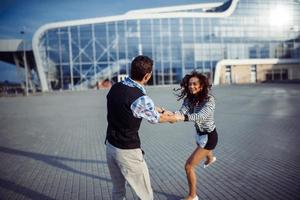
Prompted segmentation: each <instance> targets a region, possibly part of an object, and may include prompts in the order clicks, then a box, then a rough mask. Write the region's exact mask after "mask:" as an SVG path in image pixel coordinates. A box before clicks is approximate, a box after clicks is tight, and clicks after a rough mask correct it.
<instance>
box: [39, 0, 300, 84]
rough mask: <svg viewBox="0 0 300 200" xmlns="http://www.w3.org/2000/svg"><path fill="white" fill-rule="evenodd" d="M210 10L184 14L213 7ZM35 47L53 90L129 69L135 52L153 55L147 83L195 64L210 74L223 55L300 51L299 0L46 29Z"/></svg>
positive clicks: (293, 54)
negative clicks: (227, 12) (220, 15)
mask: <svg viewBox="0 0 300 200" xmlns="http://www.w3.org/2000/svg"><path fill="white" fill-rule="evenodd" d="M231 3H232V1H231V0H229V1H226V2H224V3H223V5H221V6H218V7H216V8H213V9H206V10H205V9H200V10H187V11H185V12H202V13H218V12H223V11H224V10H226V9H228V8H229V7H230V5H231ZM38 50H39V53H40V59H41V60H42V65H43V69H44V71H45V74H46V79H47V82H48V86H49V88H50V89H52V90H55V89H74V88H75V89H76V88H79V89H84V88H89V87H93V86H94V85H95V83H96V82H98V81H103V80H105V79H109V80H112V81H117V77H118V75H122V74H130V63H131V60H132V58H134V57H135V56H137V55H139V54H143V55H147V56H149V57H151V58H152V59H153V60H154V70H153V78H152V80H151V82H150V84H151V85H163V84H176V83H178V82H179V81H180V79H181V78H182V77H183V76H184V75H185V74H186V73H188V72H190V71H192V70H195V69H196V70H198V71H200V72H203V73H206V74H207V75H208V76H210V77H211V78H212V77H213V75H214V70H215V66H216V63H217V62H218V61H220V60H222V59H252V58H253V59H256V58H285V59H293V58H299V57H300V1H298V0H285V1H281V0H240V1H239V2H238V5H237V7H236V9H235V10H234V12H233V14H231V15H230V16H229V17H223V18H216V17H190V18H186V17H182V18H181V17H172V18H171V17H170V18H153V19H151V18H147V19H131V20H122V19H120V20H116V21H110V22H102V23H90V24H84V25H72V26H65V27H59V28H51V29H48V30H47V31H45V32H43V34H42V35H41V36H40V40H39V45H38Z"/></svg>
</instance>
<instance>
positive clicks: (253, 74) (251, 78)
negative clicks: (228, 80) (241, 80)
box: [250, 65, 257, 83]
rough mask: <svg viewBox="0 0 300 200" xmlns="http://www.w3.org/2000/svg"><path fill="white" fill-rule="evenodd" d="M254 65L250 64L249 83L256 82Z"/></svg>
mask: <svg viewBox="0 0 300 200" xmlns="http://www.w3.org/2000/svg"><path fill="white" fill-rule="evenodd" d="M256 68H257V67H256V65H251V77H250V81H251V83H256V81H257V70H256Z"/></svg>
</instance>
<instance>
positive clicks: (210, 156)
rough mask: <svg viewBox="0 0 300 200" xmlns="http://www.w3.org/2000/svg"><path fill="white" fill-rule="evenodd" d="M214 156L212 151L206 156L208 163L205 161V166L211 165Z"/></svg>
mask: <svg viewBox="0 0 300 200" xmlns="http://www.w3.org/2000/svg"><path fill="white" fill-rule="evenodd" d="M213 157H214V154H213V151H212V150H210V151H209V152H208V154H207V156H206V161H205V163H204V164H205V165H207V164H208V163H210V162H211V161H212V160H213Z"/></svg>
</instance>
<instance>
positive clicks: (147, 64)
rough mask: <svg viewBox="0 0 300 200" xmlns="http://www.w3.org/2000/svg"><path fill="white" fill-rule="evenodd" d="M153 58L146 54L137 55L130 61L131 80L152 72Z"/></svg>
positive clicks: (140, 78) (139, 78) (141, 78)
mask: <svg viewBox="0 0 300 200" xmlns="http://www.w3.org/2000/svg"><path fill="white" fill-rule="evenodd" d="M152 66H153V60H152V59H151V58H149V57H147V56H137V57H135V58H134V59H133V61H132V63H131V74H130V77H131V78H132V79H133V80H137V81H141V80H143V77H144V76H145V75H146V74H147V73H151V72H152Z"/></svg>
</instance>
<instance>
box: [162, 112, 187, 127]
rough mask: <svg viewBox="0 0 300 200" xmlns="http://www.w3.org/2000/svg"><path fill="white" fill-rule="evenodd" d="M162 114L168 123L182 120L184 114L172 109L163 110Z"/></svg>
mask: <svg viewBox="0 0 300 200" xmlns="http://www.w3.org/2000/svg"><path fill="white" fill-rule="evenodd" d="M164 115H167V116H168V118H169V122H170V123H172V124H173V123H175V122H180V121H184V115H182V114H179V113H173V112H172V111H165V112H164Z"/></svg>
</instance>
